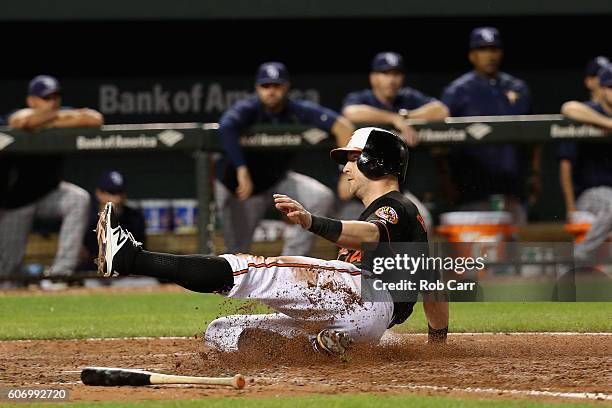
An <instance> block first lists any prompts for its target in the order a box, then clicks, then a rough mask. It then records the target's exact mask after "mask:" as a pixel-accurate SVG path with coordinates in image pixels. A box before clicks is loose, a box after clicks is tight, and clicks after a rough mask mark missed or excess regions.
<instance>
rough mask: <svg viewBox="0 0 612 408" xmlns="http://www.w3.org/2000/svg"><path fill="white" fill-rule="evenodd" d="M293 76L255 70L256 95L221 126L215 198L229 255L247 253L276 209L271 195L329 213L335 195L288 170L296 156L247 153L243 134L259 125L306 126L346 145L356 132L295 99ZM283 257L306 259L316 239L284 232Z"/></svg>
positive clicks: (275, 66) (270, 68) (273, 66)
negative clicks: (292, 95) (269, 213)
mask: <svg viewBox="0 0 612 408" xmlns="http://www.w3.org/2000/svg"><path fill="white" fill-rule="evenodd" d="M289 87H290V83H289V73H288V71H287V68H286V67H285V65H283V64H281V63H280V62H267V63H264V64H262V65H261V66H260V67H259V69H258V70H257V76H256V80H255V91H256V95H252V96H250V97H247V98H245V99H242V100H240V101H238V102H236V103H235V104H234V105H233V106H232V107H231V108H230V109H229V110H228V111H227V112H225V113H224V114H223V116H222V117H221V120H220V122H219V133H220V135H221V138H222V141H223V146H224V148H225V152H226V157H225V158H224V159H223V160H221V161H220V162H219V163H218V166H217V182H216V183H215V197H216V202H217V208H218V210H219V213H220V214H221V216H222V220H223V237H224V240H225V250H226V252H232V253H238V252H244V253H247V252H249V251H250V250H251V241H252V238H253V232H254V231H255V228H256V227H257V224H258V222H259V221H260V220H261V218H262V217H263V216H264V213H265V211H266V209H267V208H268V207H269V206H271V205H272V200H271V197H272V192H273V191H276V192H281V193H283V194H287V195H291V196H292V197H295V198H296V199H297V200H299V201H300V202H301V203H303V204H304V206H305V207H306V208H308V209H309V210H311V211H314V212H317V213H319V214H328V213H329V212H330V211H331V209H332V207H333V203H334V193H333V191H332V190H331V189H329V188H328V187H327V186H325V185H323V184H322V183H320V182H319V181H317V180H315V179H313V178H312V177H308V176H305V175H303V174H299V173H296V172H294V171H291V170H290V166H291V162H292V159H293V157H294V155H295V154H294V153H289V152H282V153H279V152H278V151H258V152H243V151H242V148H241V147H240V143H239V139H240V136H241V132H243V131H245V130H246V129H248V128H249V127H251V126H253V125H256V124H305V125H311V126H314V127H317V128H320V129H323V130H325V131H327V132H330V133H332V134H334V136H335V137H336V140H337V142H338V145H339V146H343V145H344V144H345V143H346V141H347V140H348V139H349V137H350V135H351V133H352V132H353V130H354V129H355V128H354V127H353V125H352V124H351V123H350V122H349V121H348V120H347V119H345V118H344V117H342V116H340V115H338V114H337V113H336V112H334V111H332V110H330V109H327V108H324V107H322V106H319V105H317V104H315V103H313V102H309V101H305V100H300V99H292V98H289V97H288V93H289ZM285 236H286V238H285V245H284V247H283V251H282V254H283V255H289V254H293V255H306V254H308V253H309V252H310V248H311V247H312V243H313V237H312V235H311V234H308V233H307V232H306V231H302V230H301V229H299V228H297V227H295V226H293V227H289V228H288V229H287V230H286V231H285Z"/></svg>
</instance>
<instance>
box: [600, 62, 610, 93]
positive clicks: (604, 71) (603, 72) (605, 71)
mask: <svg viewBox="0 0 612 408" xmlns="http://www.w3.org/2000/svg"><path fill="white" fill-rule="evenodd" d="M597 76H598V77H599V86H605V87H608V86H612V64H608V65H606V66H603V67H602V68H601V69H600V70H599V72H598V73H597Z"/></svg>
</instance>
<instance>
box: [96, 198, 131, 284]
mask: <svg viewBox="0 0 612 408" xmlns="http://www.w3.org/2000/svg"><path fill="white" fill-rule="evenodd" d="M96 233H97V238H98V258H97V260H96V263H97V265H98V275H101V276H104V277H106V278H108V277H115V276H119V275H127V274H128V273H127V268H128V267H129V264H128V261H131V260H132V259H133V255H134V251H136V250H138V249H140V248H141V246H142V244H141V243H140V242H137V241H136V240H135V239H134V236H133V235H132V233H131V232H129V231H127V230H124V229H123V228H122V227H121V225H119V221H118V220H117V215H116V214H115V209H114V207H113V203H110V202H109V203H106V205H105V206H104V209H103V210H102V211H101V212H100V214H99V216H98V225H97V227H96ZM126 243H127V245H126ZM122 249H123V250H122ZM130 255H131V256H130ZM118 269H119V270H121V272H118V271H117V270H118Z"/></svg>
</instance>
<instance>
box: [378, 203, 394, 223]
mask: <svg viewBox="0 0 612 408" xmlns="http://www.w3.org/2000/svg"><path fill="white" fill-rule="evenodd" d="M375 214H376V216H377V217H378V218H381V219H383V220H385V221H388V222H390V223H391V224H393V225H395V224H397V223H398V221H399V217H398V216H397V212H395V210H394V209H393V208H392V207H387V206H385V207H380V208H379V209H378V210H376V212H375Z"/></svg>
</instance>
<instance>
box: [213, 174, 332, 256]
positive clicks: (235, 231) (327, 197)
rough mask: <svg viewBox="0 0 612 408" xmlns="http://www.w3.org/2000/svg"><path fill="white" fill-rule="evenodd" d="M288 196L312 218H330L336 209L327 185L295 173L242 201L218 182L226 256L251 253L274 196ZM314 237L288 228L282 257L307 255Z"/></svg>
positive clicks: (217, 192)
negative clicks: (252, 243) (254, 234)
mask: <svg viewBox="0 0 612 408" xmlns="http://www.w3.org/2000/svg"><path fill="white" fill-rule="evenodd" d="M275 193H278V194H285V195H288V196H289V197H291V198H293V199H295V200H296V201H298V202H299V203H301V204H302V205H303V206H304V208H305V209H306V210H308V211H310V212H311V213H313V214H317V215H328V214H329V213H330V211H331V210H332V207H333V205H334V193H333V191H332V190H331V189H329V188H328V187H327V186H325V185H324V184H322V183H320V182H319V181H317V180H315V179H313V178H312V177H309V176H305V175H303V174H300V173H296V172H294V171H289V172H287V174H286V176H285V177H284V178H283V179H282V180H280V181H279V182H278V183H277V184H276V185H274V186H273V187H271V188H270V189H269V190H267V191H266V192H264V193H260V194H257V195H253V196H251V197H249V198H248V199H246V200H245V201H239V200H238V198H236V195H235V194H234V193H233V192H231V191H229V190H228V189H227V187H225V186H224V185H223V183H221V182H220V181H218V180H216V181H215V201H216V205H217V212H218V214H220V215H221V217H223V218H222V223H223V239H224V241H225V252H226V253H234V254H235V253H250V251H251V242H252V240H253V233H254V232H255V228H256V227H257V224H258V223H259V221H260V220H261V219H262V218H263V217H264V215H265V212H266V209H267V208H269V207H270V206H271V205H273V202H274V201H273V198H272V194H275ZM313 242H314V235H313V234H312V233H310V232H308V231H306V230H304V229H303V228H302V227H300V226H299V225H290V226H288V227H287V228H285V242H284V246H283V251H282V255H308V254H309V252H310V250H311V248H312V244H313Z"/></svg>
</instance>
